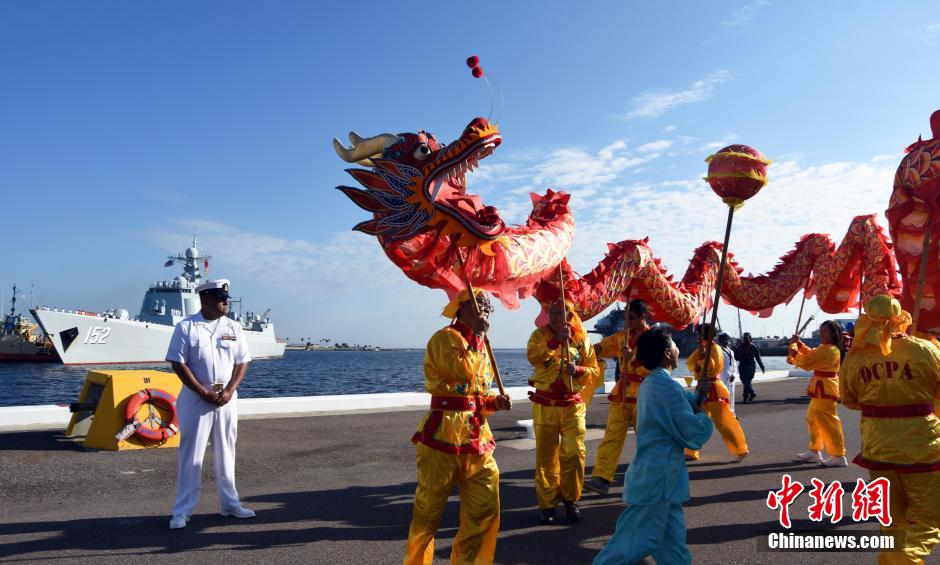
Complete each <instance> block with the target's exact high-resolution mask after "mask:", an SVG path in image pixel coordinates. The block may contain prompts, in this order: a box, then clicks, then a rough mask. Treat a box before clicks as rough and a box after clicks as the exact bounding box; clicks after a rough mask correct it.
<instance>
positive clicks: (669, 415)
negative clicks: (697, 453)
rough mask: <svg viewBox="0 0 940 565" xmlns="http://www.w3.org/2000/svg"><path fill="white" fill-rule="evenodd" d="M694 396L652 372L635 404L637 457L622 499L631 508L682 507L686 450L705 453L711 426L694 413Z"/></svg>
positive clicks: (659, 370)
mask: <svg viewBox="0 0 940 565" xmlns="http://www.w3.org/2000/svg"><path fill="white" fill-rule="evenodd" d="M694 402H695V393H694V392H686V391H684V390H682V387H681V386H679V383H677V382H675V381H674V380H672V377H671V376H670V375H669V371H667V370H666V369H663V368H662V367H659V368H656V369H654V370H652V371H650V374H649V376H647V377H646V378H645V379H644V380H643V383H642V384H641V385H640V392H639V395H638V396H637V403H636V419H637V421H636V457H634V459H633V462H632V463H630V467H629V468H628V469H627V476H626V484H625V488H624V495H623V499H624V501H625V502H627V503H629V504H638V505H641V504H660V503H670V502H684V501H686V500H688V499H689V471H688V469H686V466H685V453H684V451H683V448H689V449H701V448H702V445H704V444H705V442H707V441H708V438H709V437H711V435H712V421H711V419H710V418H709V417H708V415H707V414H705V413H704V412H700V413H698V414H695V413H693V412H692V404H693V403H694Z"/></svg>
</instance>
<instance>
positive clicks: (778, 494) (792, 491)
mask: <svg viewBox="0 0 940 565" xmlns="http://www.w3.org/2000/svg"><path fill="white" fill-rule="evenodd" d="M782 483H783V488H781V489H780V490H778V491H770V492H769V493H767V507H768V508H770V509H771V510H777V509H779V510H780V518H779V520H780V525H781V526H783V527H784V528H788V529H789V528H790V505H791V504H793V501H794V500H796V497H798V496H800V493H801V492H803V485H802V484H800V483H799V482H798V481H794V480H793V479H791V478H790V475H784V476H783V480H782Z"/></svg>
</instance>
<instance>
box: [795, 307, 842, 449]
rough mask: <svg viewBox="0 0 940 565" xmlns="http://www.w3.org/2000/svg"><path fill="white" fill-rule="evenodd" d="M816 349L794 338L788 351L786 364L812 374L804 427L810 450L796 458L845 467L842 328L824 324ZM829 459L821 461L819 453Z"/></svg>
mask: <svg viewBox="0 0 940 565" xmlns="http://www.w3.org/2000/svg"><path fill="white" fill-rule="evenodd" d="M819 341H820V345H819V347H815V348H811V347H808V346H807V345H806V344H805V343H803V342H802V341H801V340H800V337H799V336H796V335H795V336H793V339H791V340H790V348H789V350H788V351H787V362H788V363H790V364H791V365H796V366H797V367H799V368H800V369H803V370H806V371H812V372H813V378H812V379H810V381H809V386H808V387H807V388H806V394H808V395H809V397H810V401H809V408H807V409H806V425H807V427H808V428H809V448H808V449H807V450H806V451H804V452H803V453H800V454H799V455H797V458H798V459H801V460H803V461H813V462H817V463H822V464H823V465H826V466H827V467H845V466H847V465H848V462H847V461H846V460H845V436H843V434H842V420H840V419H839V412H838V409H837V406H838V404H839V366H840V365H841V363H842V356H843V348H842V326H841V325H840V324H839V322H836V321H835V320H827V321H825V322H823V323H822V325H820V326H819ZM823 448H825V449H826V453H828V454H829V457H828V458H827V459H825V460H823V458H822V453H821V451H822V449H823Z"/></svg>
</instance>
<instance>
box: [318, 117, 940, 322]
mask: <svg viewBox="0 0 940 565" xmlns="http://www.w3.org/2000/svg"><path fill="white" fill-rule="evenodd" d="M350 140H351V141H352V142H353V147H352V148H346V147H345V146H343V145H342V144H341V143H340V142H339V141H338V140H334V145H335V146H336V149H337V152H338V153H339V154H340V156H341V157H343V158H344V159H345V160H347V161H349V162H359V163H362V164H366V165H368V166H370V167H371V169H348V172H349V173H350V174H351V175H352V176H353V177H354V178H356V180H358V181H359V183H360V184H362V185H363V186H364V187H365V190H362V189H359V188H352V187H345V186H341V187H338V188H339V190H341V191H343V192H344V193H345V194H346V195H347V196H349V197H350V198H351V199H352V200H353V201H354V202H355V203H356V204H358V205H359V206H360V207H362V208H364V209H366V210H368V211H370V212H372V213H373V218H372V219H371V220H367V221H365V222H362V223H360V224H359V225H358V226H356V227H355V228H354V229H357V230H359V231H363V232H365V233H368V234H371V235H374V236H376V237H377V238H378V240H379V243H380V245H381V246H382V248H383V250H384V251H385V253H386V255H387V256H388V257H389V259H391V260H392V262H393V263H394V264H395V265H396V266H398V267H399V268H400V269H401V270H402V272H403V273H404V274H405V275H406V276H408V277H409V278H410V279H412V280H414V281H415V282H417V283H419V284H422V285H424V286H428V287H431V288H440V289H443V290H444V291H446V292H447V293H448V295H449V296H451V297H452V296H454V295H455V294H456V293H457V292H459V291H460V290H461V289H463V288H464V285H465V280H464V272H465V273H466V274H467V275H468V276H469V279H470V282H471V283H472V284H473V285H474V287H477V288H482V289H486V290H490V291H492V292H493V293H494V294H495V295H496V296H497V297H499V298H500V300H501V301H502V302H503V303H504V304H505V305H507V306H508V307H510V308H514V307H516V306H517V305H518V299H519V298H526V297H528V296H531V295H533V294H534V295H535V296H536V298H538V299H539V300H540V301H545V300H548V299H550V298H551V297H553V296H557V294H558V267H559V265H561V268H562V271H563V273H564V275H563V276H564V280H565V283H564V284H565V294H566V297H568V298H570V299H571V300H572V302H573V303H574V306H575V309H576V310H577V311H578V314H579V315H580V317H581V318H582V319H585V320H586V319H589V318H591V317H593V316H596V315H597V314H599V313H600V312H602V311H603V310H604V309H605V308H607V307H608V306H609V305H611V304H612V303H613V302H614V301H616V300H629V299H632V298H642V299H644V300H645V301H646V302H647V303H648V304H649V305H650V307H651V309H653V310H654V312H655V314H656V318H657V320H659V321H664V322H668V323H670V324H673V325H674V326H677V327H681V326H685V325H686V324H689V323H692V322H695V321H697V320H698V319H700V318H701V317H702V315H703V313H704V312H705V311H706V310H707V309H708V308H709V307H710V306H711V301H712V295H713V293H714V288H715V284H716V282H717V281H716V279H717V276H718V266H719V260H720V254H721V244H720V243H717V242H708V243H705V244H703V245H702V246H700V247H699V248H698V249H696V251H695V254H694V256H693V259H692V261H691V263H690V265H689V267H688V269H687V271H686V273H685V275H684V276H683V278H682V279H681V280H680V281H674V280H673V278H672V277H671V276H670V275H669V273H667V272H666V270H665V268H664V267H663V266H662V264H661V263H660V261H659V260H658V259H656V258H655V257H654V255H653V252H652V250H651V249H650V247H649V245H648V241H647V240H646V239H644V240H625V241H621V242H620V243H617V244H609V252H608V254H607V255H606V256H605V257H604V258H603V259H602V260H601V261H600V262H599V263H598V265H597V266H596V267H595V268H594V269H593V270H592V271H591V272H589V273H587V274H585V275H584V276H577V275H575V273H574V272H573V271H572V270H571V268H570V267H569V266H568V263H567V261H566V260H565V257H566V255H567V253H568V250H569V248H570V246H571V243H572V239H573V237H574V218H573V215H572V213H571V210H570V208H569V206H568V200H569V196H568V195H567V194H565V193H562V192H555V191H553V190H551V189H549V190H548V191H547V192H546V193H545V194H544V195H536V194H533V195H532V203H533V209H532V212H531V214H530V215H529V217H528V219H527V220H526V223H525V224H524V225H519V226H507V225H506V224H505V223H504V222H503V220H502V218H500V216H499V213H498V211H497V210H496V209H495V208H493V207H491V206H485V205H484V204H483V203H482V202H481V200H480V198H479V197H478V196H476V195H470V194H468V193H467V182H466V175H467V173H469V172H472V171H473V169H474V168H475V167H476V166H477V165H478V163H479V161H480V160H481V159H483V158H485V157H487V156H488V155H489V154H491V153H492V152H493V150H494V149H495V148H496V147H497V146H498V145H499V143H500V142H501V137H500V135H499V132H498V130H497V129H496V127H495V126H494V125H492V124H489V123H488V122H487V121H486V120H484V119H482V118H476V119H474V120H473V121H471V122H470V124H469V125H468V126H467V127H466V128H465V130H464V132H463V134H462V135H461V137H460V138H459V139H458V140H457V141H455V142H453V143H451V144H446V145H445V144H442V143H440V142H438V141H437V139H436V138H435V137H434V136H433V135H432V134H429V133H427V132H423V131H421V132H418V133H417V134H414V133H404V134H398V135H392V134H382V135H381V136H376V137H374V138H369V139H365V138H362V137H361V136H358V135H356V134H355V133H351V134H350ZM936 162H937V163H938V164H940V159H938V160H937V161H936ZM891 218H892V216H891V214H890V213H889V221H891ZM937 220H940V218H937V217H935V221H937ZM895 223H896V222H895ZM894 226H895V224H894V223H892V229H894ZM915 229H916V228H915ZM458 254H459V255H460V259H462V260H463V264H464V267H463V271H464V272H461V267H460V261H459V260H458ZM729 259H730V266H731V268H729V269H726V271H725V279H724V281H723V284H722V298H723V299H724V300H725V301H726V302H728V303H730V304H732V305H734V306H737V307H739V308H742V309H746V310H749V311H752V312H756V313H760V314H761V315H764V316H768V315H770V312H771V311H772V310H773V308H774V307H775V306H777V305H779V304H783V303H786V302H788V301H789V300H791V299H792V298H793V297H794V295H796V294H797V293H798V292H799V291H800V290H801V289H805V290H806V291H807V296H812V295H815V296H816V298H817V300H818V302H819V305H820V307H821V308H822V309H823V310H824V311H826V312H829V313H839V312H844V311H845V310H847V309H848V308H850V307H854V306H857V305H858V303H859V300H860V299H867V298H868V297H871V296H875V295H878V294H886V293H887V294H894V295H897V294H900V292H901V285H900V283H899V282H898V278H897V268H896V265H895V259H894V254H893V252H892V245H891V243H890V242H889V241H888V239H887V237H886V236H885V234H884V233H883V231H882V230H881V228H880V227H879V226H878V224H877V222H876V221H875V217H874V216H873V215H871V216H858V217H856V218H855V219H854V220H853V221H852V223H851V224H850V226H849V230H848V233H847V234H846V235H845V237H844V238H843V240H842V242H841V244H840V245H839V246H836V245H835V243H834V242H833V241H832V240H831V239H830V238H829V237H828V236H826V235H823V234H809V235H806V236H803V238H801V240H800V241H799V242H798V243H797V244H796V246H795V248H794V249H793V250H792V251H790V252H789V253H787V254H786V255H784V256H783V257H782V258H781V259H780V263H779V264H778V265H777V266H776V267H775V268H774V269H773V270H772V271H771V272H769V273H766V274H762V275H757V276H751V275H748V276H744V275H742V272H743V269H742V268H741V267H740V266H739V265H738V264H737V263H736V262H735V261H734V260H733V256H730V255H729ZM937 286H938V288H940V284H938V285H937ZM931 296H932V295H931Z"/></svg>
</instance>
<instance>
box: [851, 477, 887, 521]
mask: <svg viewBox="0 0 940 565" xmlns="http://www.w3.org/2000/svg"><path fill="white" fill-rule="evenodd" d="M890 488H891V483H889V482H888V479H887V478H885V477H878V478H877V479H874V480H872V481H870V482H869V483H868V484H867V485H866V484H865V481H863V480H862V479H858V480H857V481H856V482H855V490H853V491H852V519H853V520H855V521H856V522H862V521H864V520H868V519H869V518H872V517H874V518H877V519H878V521H879V522H881V525H882V526H886V527H887V526H890V525H891V509H890V508H888V492H889V490H890Z"/></svg>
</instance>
